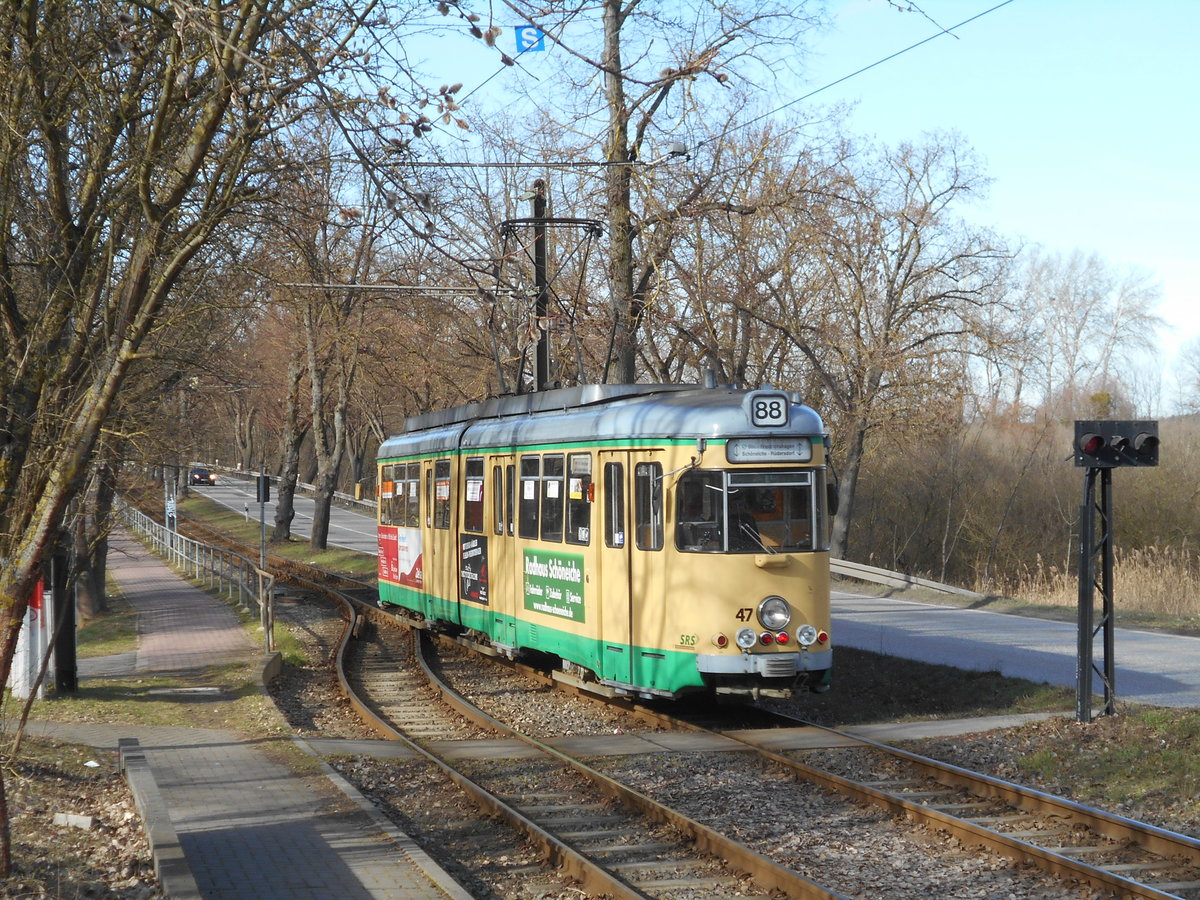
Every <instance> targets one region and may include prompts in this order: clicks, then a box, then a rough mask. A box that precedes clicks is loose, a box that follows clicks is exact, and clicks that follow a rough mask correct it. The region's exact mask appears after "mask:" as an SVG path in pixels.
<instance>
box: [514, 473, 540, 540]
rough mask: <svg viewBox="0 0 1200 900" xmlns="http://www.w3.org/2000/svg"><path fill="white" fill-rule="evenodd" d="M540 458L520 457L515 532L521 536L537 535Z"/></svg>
mask: <svg viewBox="0 0 1200 900" xmlns="http://www.w3.org/2000/svg"><path fill="white" fill-rule="evenodd" d="M541 474H542V458H541V457H540V456H522V457H521V501H520V503H519V504H518V509H517V534H519V535H520V536H521V537H523V538H536V537H537V536H538V494H539V490H538V489H539V487H540V486H541Z"/></svg>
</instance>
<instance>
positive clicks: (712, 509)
mask: <svg viewBox="0 0 1200 900" xmlns="http://www.w3.org/2000/svg"><path fill="white" fill-rule="evenodd" d="M675 495H676V497H677V501H678V509H677V511H676V513H675V522H676V524H675V546H676V547H678V548H679V549H680V550H691V551H701V552H720V551H721V550H724V549H725V530H724V522H725V512H724V509H723V504H724V502H725V485H724V484H723V482H722V480H721V473H720V472H704V471H697V470H692V471H691V472H686V473H684V475H683V477H682V478H680V479H679V486H678V487H677V488H676V489H675Z"/></svg>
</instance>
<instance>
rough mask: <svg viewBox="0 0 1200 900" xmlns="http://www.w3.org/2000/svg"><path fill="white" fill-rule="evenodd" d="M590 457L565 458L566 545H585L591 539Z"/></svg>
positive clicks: (591, 489) (581, 454)
mask: <svg viewBox="0 0 1200 900" xmlns="http://www.w3.org/2000/svg"><path fill="white" fill-rule="evenodd" d="M593 491H594V488H593V487H592V455H591V454H590V453H572V454H571V455H570V456H568V457H567V543H568V544H587V543H589V542H590V541H591V539H592V527H591V526H592V496H593Z"/></svg>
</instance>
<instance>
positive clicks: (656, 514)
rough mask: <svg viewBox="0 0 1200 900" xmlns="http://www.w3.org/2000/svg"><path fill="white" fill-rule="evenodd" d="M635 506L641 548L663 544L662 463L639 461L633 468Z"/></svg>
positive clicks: (660, 546)
mask: <svg viewBox="0 0 1200 900" xmlns="http://www.w3.org/2000/svg"><path fill="white" fill-rule="evenodd" d="M633 508H634V517H635V524H636V526H637V547H638V549H639V550H661V549H662V546H663V517H662V465H661V464H659V463H638V464H637V466H636V467H635V468H634V470H633Z"/></svg>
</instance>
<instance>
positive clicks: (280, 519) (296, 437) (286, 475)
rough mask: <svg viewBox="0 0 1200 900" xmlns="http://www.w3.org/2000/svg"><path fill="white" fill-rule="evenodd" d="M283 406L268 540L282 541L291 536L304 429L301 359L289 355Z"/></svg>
mask: <svg viewBox="0 0 1200 900" xmlns="http://www.w3.org/2000/svg"><path fill="white" fill-rule="evenodd" d="M287 377H288V394H287V406H286V409H285V411H284V417H283V433H282V434H281V435H280V438H279V443H280V451H281V452H280V454H279V455H280V457H281V458H282V459H281V464H282V465H281V468H280V471H279V487H278V493H277V495H276V497H275V530H274V531H272V532H271V540H272V541H286V540H288V539H289V538H290V537H291V536H292V520H293V519H294V518H295V517H296V509H295V505H294V502H295V497H296V481H297V479H298V478H299V475H300V447H301V445H303V443H304V436H305V434H307V433H308V428H307V426H306V425H305V424H304V423H302V422H301V421H300V382H301V380H302V379H303V377H304V359H303V357H301V356H300V355H299V354H293V355H292V358H291V359H290V360H288V373H287Z"/></svg>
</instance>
